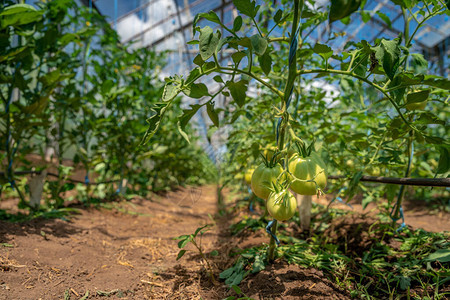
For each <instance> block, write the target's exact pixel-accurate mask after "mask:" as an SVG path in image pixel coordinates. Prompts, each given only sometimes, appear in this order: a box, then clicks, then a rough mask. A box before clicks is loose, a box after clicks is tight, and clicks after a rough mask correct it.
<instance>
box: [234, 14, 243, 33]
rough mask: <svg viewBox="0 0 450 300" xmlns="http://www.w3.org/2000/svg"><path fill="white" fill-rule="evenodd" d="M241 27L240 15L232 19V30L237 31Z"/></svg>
mask: <svg viewBox="0 0 450 300" xmlns="http://www.w3.org/2000/svg"><path fill="white" fill-rule="evenodd" d="M241 27H242V17H241V16H237V17H236V19H234V21H233V31H234V32H237V31H239V30H240V29H241Z"/></svg>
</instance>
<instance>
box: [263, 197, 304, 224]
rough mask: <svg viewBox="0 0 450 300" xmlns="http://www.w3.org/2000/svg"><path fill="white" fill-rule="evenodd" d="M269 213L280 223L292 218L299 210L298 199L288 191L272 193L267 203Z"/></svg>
mask: <svg viewBox="0 0 450 300" xmlns="http://www.w3.org/2000/svg"><path fill="white" fill-rule="evenodd" d="M266 207H267V211H268V212H269V214H270V215H271V216H272V217H273V218H274V219H277V220H278V221H286V220H289V219H290V218H292V216H293V215H294V214H295V211H296V210H297V199H296V198H295V197H294V195H292V193H291V192H289V191H288V190H283V191H281V192H278V193H277V192H273V193H270V195H269V199H267V202H266Z"/></svg>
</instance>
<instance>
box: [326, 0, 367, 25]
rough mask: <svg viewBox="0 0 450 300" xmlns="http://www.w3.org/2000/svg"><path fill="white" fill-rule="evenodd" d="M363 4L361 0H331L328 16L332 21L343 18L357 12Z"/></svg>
mask: <svg viewBox="0 0 450 300" xmlns="http://www.w3.org/2000/svg"><path fill="white" fill-rule="evenodd" d="M360 5H361V0H331V7H330V13H329V15H328V18H329V20H330V23H331V22H334V21H337V20H340V19H343V18H345V17H347V16H349V15H351V14H352V13H353V12H355V11H356V10H357V9H358V8H359V6H360Z"/></svg>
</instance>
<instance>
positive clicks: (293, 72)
mask: <svg viewBox="0 0 450 300" xmlns="http://www.w3.org/2000/svg"><path fill="white" fill-rule="evenodd" d="M299 7H300V0H295V1H294V20H293V24H292V31H291V42H292V40H293V39H295V38H296V36H295V33H296V31H297V26H298V22H299ZM302 7H303V1H302ZM295 50H297V49H295ZM295 53H297V52H295ZM295 55H297V54H295ZM296 78H297V58H296V56H295V57H294V58H293V59H292V62H291V63H290V64H289V76H288V80H287V83H286V87H285V89H284V95H283V96H284V97H282V98H281V99H282V100H283V102H282V111H283V112H285V115H286V118H287V116H288V114H287V103H288V100H289V97H290V96H291V95H290V92H291V89H292V87H293V85H294V82H295V79H296ZM286 126H287V120H284V124H283V122H282V124H281V125H280V135H279V140H278V151H282V150H283V148H284V139H285V132H286ZM277 226H278V222H277V220H274V222H273V225H272V233H273V235H276V233H277ZM274 257H275V239H274V238H273V236H271V237H270V242H269V250H268V253H267V259H268V261H269V262H273V260H274Z"/></svg>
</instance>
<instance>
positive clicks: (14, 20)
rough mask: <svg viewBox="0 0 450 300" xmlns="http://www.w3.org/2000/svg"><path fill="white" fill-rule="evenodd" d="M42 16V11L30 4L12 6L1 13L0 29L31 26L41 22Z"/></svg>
mask: <svg viewBox="0 0 450 300" xmlns="http://www.w3.org/2000/svg"><path fill="white" fill-rule="evenodd" d="M42 15H43V12H42V11H38V10H36V8H34V7H33V6H32V5H29V4H15V5H10V6H7V7H5V8H4V9H3V11H2V12H0V28H6V27H7V26H20V25H25V24H30V23H33V22H36V21H39V20H40V19H41V18H42Z"/></svg>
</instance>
